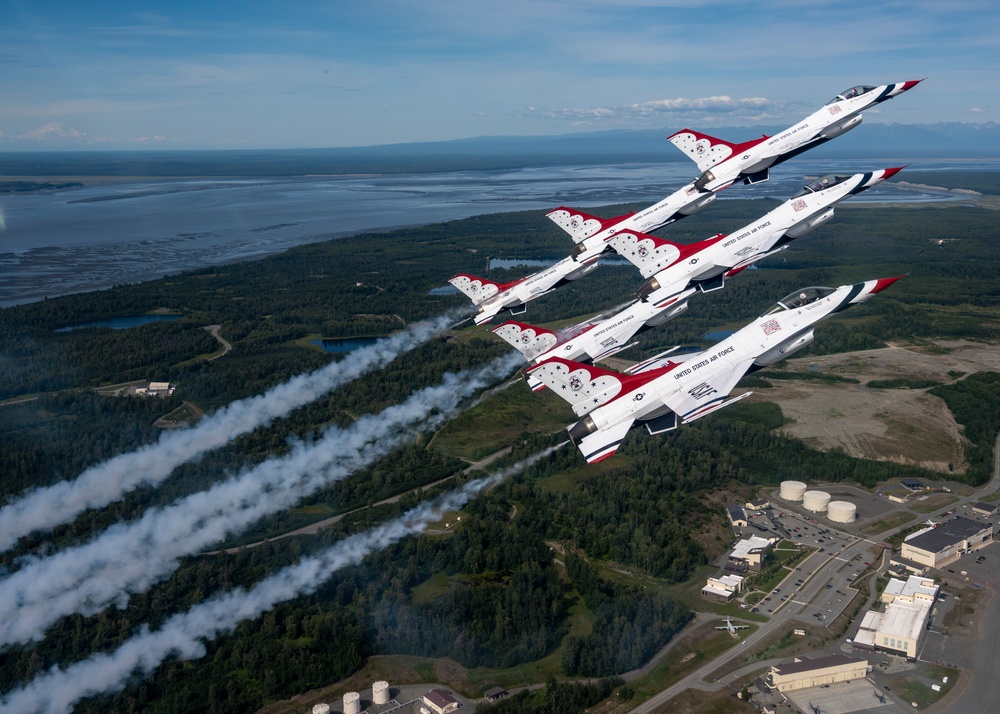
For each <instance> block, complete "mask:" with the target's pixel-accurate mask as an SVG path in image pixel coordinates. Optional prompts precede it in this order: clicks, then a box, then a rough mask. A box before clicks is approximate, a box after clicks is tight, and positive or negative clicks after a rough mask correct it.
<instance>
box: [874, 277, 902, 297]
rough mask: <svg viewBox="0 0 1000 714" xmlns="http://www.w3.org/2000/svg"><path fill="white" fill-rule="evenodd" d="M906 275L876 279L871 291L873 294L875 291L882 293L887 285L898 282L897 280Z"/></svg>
mask: <svg viewBox="0 0 1000 714" xmlns="http://www.w3.org/2000/svg"><path fill="white" fill-rule="evenodd" d="M905 277H906V276H905V275H897V276H896V277H895V278H879V279H878V280H876V281H875V286H874V287H873V288H872V289H871V290H870V291H869V292H870V294H872V295H874V294H875V293H880V292H882V291H883V290H885V289H886V288H887V287H889V286H890V285H892V284H893V283H894V282H896V281H897V280H902V279H903V278H905Z"/></svg>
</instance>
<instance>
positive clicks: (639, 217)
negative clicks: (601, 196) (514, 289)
mask: <svg viewBox="0 0 1000 714" xmlns="http://www.w3.org/2000/svg"><path fill="white" fill-rule="evenodd" d="M722 188H725V187H724V186H722V187H720V188H719V189H717V190H721V189H722ZM715 194H716V191H712V190H700V189H697V188H695V185H694V182H693V181H692V182H690V183H689V184H687V185H686V186H684V187H682V188H679V189H677V190H676V191H674V192H673V193H672V194H670V195H669V196H667V197H666V198H664V199H663V200H662V201H660V202H659V203H655V204H653V205H652V206H650V207H649V208H646V209H644V210H642V211H639V212H638V213H626V214H625V215H624V216H618V217H616V218H598V217H597V216H592V215H590V214H589V213H584V212H583V211H578V210H576V209H575V208H567V207H566V206H560V207H559V208H556V209H553V210H551V211H549V212H548V213H547V214H546V215H547V216H548V217H549V219H550V220H551V221H552V222H553V223H555V224H556V225H557V226H559V227H560V228H562V229H563V230H564V231H566V232H567V233H568V234H569V236H570V238H572V239H573V242H574V243H576V244H577V246H576V248H575V249H574V250H573V253H572V254H571V255H572V257H573V259H574V260H576V261H577V262H586V261H587V260H589V259H590V258H592V257H593V256H595V255H600V254H601V253H604V252H605V251H607V250H610V246H609V245H608V243H607V241H608V239H609V238H611V237H612V236H614V235H615V234H616V233H618V232H620V231H623V230H628V231H655V230H656V229H657V228H662V227H663V226H665V225H667V224H669V223H673V222H674V221H679V220H680V219H681V218H684V217H685V216H690V215H693V214H695V213H697V212H698V211H700V210H701V209H703V208H704V207H705V206H707V205H708V204H710V203H711V202H712V201H714V200H715V198H716V195H715Z"/></svg>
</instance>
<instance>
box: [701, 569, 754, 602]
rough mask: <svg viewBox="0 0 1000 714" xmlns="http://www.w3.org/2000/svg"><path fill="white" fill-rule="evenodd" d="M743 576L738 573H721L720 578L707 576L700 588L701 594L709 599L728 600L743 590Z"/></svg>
mask: <svg viewBox="0 0 1000 714" xmlns="http://www.w3.org/2000/svg"><path fill="white" fill-rule="evenodd" d="M743 584H744V578H742V577H740V576H739V575H723V576H722V577H721V578H709V579H708V582H707V583H706V584H705V587H703V588H702V589H701V596H702V597H704V598H708V599H709V600H718V601H721V602H729V601H730V600H732V599H733V598H734V597H736V596H737V595H739V594H740V593H741V592H743Z"/></svg>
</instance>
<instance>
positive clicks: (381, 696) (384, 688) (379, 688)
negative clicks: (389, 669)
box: [372, 682, 389, 705]
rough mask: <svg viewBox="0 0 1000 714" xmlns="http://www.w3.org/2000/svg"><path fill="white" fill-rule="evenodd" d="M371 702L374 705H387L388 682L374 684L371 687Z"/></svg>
mask: <svg viewBox="0 0 1000 714" xmlns="http://www.w3.org/2000/svg"><path fill="white" fill-rule="evenodd" d="M372 701H373V702H374V703H375V704H380V705H381V704H388V703H389V683H388V682H375V684H373V685H372Z"/></svg>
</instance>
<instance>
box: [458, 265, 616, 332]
mask: <svg viewBox="0 0 1000 714" xmlns="http://www.w3.org/2000/svg"><path fill="white" fill-rule="evenodd" d="M599 255H600V254H599V253H598V254H595V255H594V256H593V257H592V258H590V259H588V260H587V262H585V263H578V262H576V261H575V260H574V259H573V258H572V256H568V257H566V258H563V259H562V260H560V261H559V262H558V263H556V264H555V265H552V266H550V267H548V268H546V269H545V270H540V271H539V272H537V273H534V274H533V275H529V276H528V277H526V278H521V279H520V280H515V281H513V282H510V283H495V282H493V281H492V280H487V279H486V278H477V277H476V276H475V275H469V274H467V273H459V274H458V275H456V276H455V277H453V278H449V280H448V282H449V283H451V284H452V285H454V286H455V287H456V288H458V289H459V290H461V291H462V292H463V293H465V294H466V295H467V296H468V297H469V298H470V299H471V300H472V303H473V304H474V305H475V306H476V307H477V308H478V311H477V313H476V315H475V316H474V318H473V319H474V320H475V322H476V324H477V325H482V324H484V323H487V322H489V321H490V320H492V319H493V318H494V317H495V316H496V315H497V313H499V312H500V311H501V310H510V312H511V314H512V315H520V314H522V313H523V312H524V311H525V310H527V304H528V303H529V302H530V301H532V300H534V299H535V298H540V297H541V296H542V295H545V294H546V293H549V292H551V291H552V290H555V289H556V288H557V287H559V286H560V285H565V284H566V283H568V282H569V281H571V280H577V279H578V278H582V277H583V276H584V275H587V274H588V273H591V272H593V271H594V270H595V269H596V268H597V258H598V256H599Z"/></svg>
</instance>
